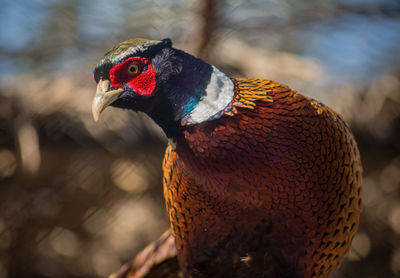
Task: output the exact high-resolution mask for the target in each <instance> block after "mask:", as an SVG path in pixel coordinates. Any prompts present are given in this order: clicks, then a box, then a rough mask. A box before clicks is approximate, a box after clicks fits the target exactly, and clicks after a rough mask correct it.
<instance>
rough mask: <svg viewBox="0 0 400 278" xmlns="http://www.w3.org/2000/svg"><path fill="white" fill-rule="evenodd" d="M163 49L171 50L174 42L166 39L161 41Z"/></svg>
mask: <svg viewBox="0 0 400 278" xmlns="http://www.w3.org/2000/svg"><path fill="white" fill-rule="evenodd" d="M161 42H162V45H163V47H162V48H171V47H172V41H171V39H170V38H165V39H163V40H161Z"/></svg>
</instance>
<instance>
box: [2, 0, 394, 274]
mask: <svg viewBox="0 0 400 278" xmlns="http://www.w3.org/2000/svg"><path fill="white" fill-rule="evenodd" d="M0 4H1V8H0V25H1V26H2V29H1V30H0V59H1V61H2V62H1V63H0V78H1V86H0V277H104V276H106V275H108V274H110V273H111V272H113V271H115V270H116V269H118V268H119V266H120V265H121V264H122V263H125V262H127V261H129V260H130V259H131V258H132V257H133V256H134V254H135V253H136V252H137V251H138V250H140V249H141V248H142V247H143V246H145V245H146V244H147V243H148V242H150V241H151V240H154V239H155V238H157V237H158V236H159V235H161V234H162V232H163V231H164V230H166V229H167V228H168V221H167V216H166V214H165V212H164V204H163V198H162V185H161V159H162V156H163V151H164V148H165V146H166V140H165V138H164V137H163V134H162V132H161V131H160V129H159V128H158V127H156V126H155V125H154V124H153V123H152V122H151V121H150V120H149V119H148V118H147V117H146V116H144V115H141V114H135V113H132V112H128V111H119V110H116V109H111V108H110V109H108V110H106V111H105V113H104V114H103V115H102V119H101V121H100V124H95V123H94V122H93V120H92V118H91V114H90V105H91V98H92V96H93V94H94V90H95V88H94V83H93V81H92V76H91V73H92V70H93V67H94V65H95V64H96V63H97V61H98V60H99V59H100V57H101V56H102V55H103V53H105V51H106V50H107V49H109V48H110V47H112V46H113V45H114V44H116V43H118V42H119V41H122V40H125V39H128V38H131V37H150V38H155V39H160V38H164V37H171V38H172V39H173V41H174V43H175V46H176V47H178V48H181V49H184V50H186V51H188V52H190V53H194V54H196V55H198V56H200V57H203V58H204V59H205V60H207V61H208V62H210V63H213V64H215V65H217V66H218V67H220V68H221V69H223V70H224V71H226V72H227V73H229V74H231V75H232V76H248V77H264V78H269V79H275V80H278V81H281V82H284V83H286V84H288V85H290V86H291V87H292V88H294V89H296V90H298V91H300V92H301V93H303V94H305V95H309V96H312V97H315V98H317V99H318V100H321V101H323V102H325V103H326V104H328V105H330V106H331V107H333V108H334V109H335V110H336V111H338V112H339V113H340V114H342V115H343V116H344V117H345V119H346V120H347V122H348V123H349V124H350V125H351V127H352V130H353V131H354V134H355V136H356V138H357V141H358V143H359V147H360V150H361V155H362V160H363V165H364V180H365V186H364V213H363V216H362V222H361V225H360V231H359V233H358V235H357V236H356V237H355V239H354V242H353V248H352V250H351V253H350V255H349V257H348V259H347V260H346V261H345V262H344V263H343V266H342V267H341V269H340V270H338V271H336V272H335V273H334V274H333V275H332V277H377V278H378V277H396V276H397V277H398V276H399V275H400V66H399V65H400V59H399V57H400V55H399V54H400V32H399V30H400V4H399V2H398V1H395V0H393V1H391V0H363V1H361V0H346V1H345V0H330V1H316V0H280V1H276V0H268V1H262V0H250V1H244V0H233V1H228V0H226V1H194V0H192V1H189V2H188V1H183V0H165V1H160V0H153V1H150V0H147V1H132V0H131V1H128V0H114V1H105V0H101V1H83V0H51V1H28V0H19V1H0Z"/></svg>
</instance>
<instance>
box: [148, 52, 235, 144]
mask: <svg viewBox="0 0 400 278" xmlns="http://www.w3.org/2000/svg"><path fill="white" fill-rule="evenodd" d="M153 61H154V66H155V68H156V69H158V71H159V75H160V79H161V81H162V82H161V84H162V85H161V87H160V89H159V95H160V96H159V100H160V101H159V102H158V104H159V105H156V106H153V108H155V109H152V111H150V113H148V114H149V116H150V117H152V118H153V120H154V121H155V122H156V123H157V124H158V125H160V126H161V128H162V129H163V130H164V132H165V133H166V135H167V136H168V137H169V138H176V137H177V136H179V135H181V134H179V131H180V130H182V127H183V126H185V125H195V124H199V123H202V122H205V121H209V120H211V119H215V118H219V117H220V116H221V115H222V112H223V111H224V109H225V107H227V106H228V105H229V103H231V101H232V99H233V97H234V85H233V82H232V80H231V79H230V78H229V77H228V76H227V75H225V74H224V73H223V72H221V71H220V70H219V69H217V68H216V67H215V66H212V65H210V64H207V63H206V62H204V61H202V60H201V59H198V58H196V57H194V56H192V55H189V54H187V53H185V52H183V51H181V50H177V49H165V50H164V51H162V52H161V53H160V54H159V55H157V56H156V57H155V58H154V60H153Z"/></svg>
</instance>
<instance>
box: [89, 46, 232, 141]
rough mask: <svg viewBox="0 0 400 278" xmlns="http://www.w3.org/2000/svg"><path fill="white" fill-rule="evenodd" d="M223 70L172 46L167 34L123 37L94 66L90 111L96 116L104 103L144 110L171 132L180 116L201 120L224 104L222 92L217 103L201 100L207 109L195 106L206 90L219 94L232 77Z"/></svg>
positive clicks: (214, 96)
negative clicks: (157, 37)
mask: <svg viewBox="0 0 400 278" xmlns="http://www.w3.org/2000/svg"><path fill="white" fill-rule="evenodd" d="M221 76H225V75H224V74H222V73H221V72H220V71H219V70H218V69H216V68H215V67H214V66H211V65H209V64H207V63H205V62H204V61H202V60H200V59H198V58H195V57H193V56H192V55H189V54H187V53H185V52H183V51H181V50H178V49H175V48H172V42H171V40H170V39H163V40H160V41H158V40H148V39H131V40H127V41H124V42H122V43H120V44H118V45H117V46H115V47H114V48H112V49H111V50H110V51H108V52H107V53H106V54H105V56H104V58H103V59H101V61H100V62H99V64H98V65H97V66H96V68H95V70H94V79H95V81H96V83H97V91H96V96H95V97H94V99H93V103H92V112H93V117H94V119H95V120H96V121H97V120H98V119H99V116H100V113H101V112H102V111H103V110H104V109H105V108H106V107H107V106H114V107H119V108H125V109H131V110H134V111H142V112H145V113H146V114H148V115H149V116H150V117H151V118H152V119H153V120H154V121H155V122H156V123H157V124H158V125H160V126H161V128H162V129H163V130H164V132H165V133H166V135H167V136H168V137H170V138H171V137H174V136H175V135H176V133H177V132H179V130H180V129H181V128H182V126H183V125H184V124H183V122H184V119H186V121H185V122H189V123H190V122H192V123H195V122H196V119H197V122H201V121H203V120H206V118H208V117H209V116H212V115H208V114H210V113H211V114H212V113H213V112H218V111H219V110H218V108H219V107H221V109H222V108H224V106H226V105H227V104H228V102H227V100H226V98H225V102H226V103H222V104H221V103H220V104H219V105H216V104H215V103H211V104H210V103H208V102H209V101H208V102H207V103H206V104H203V105H202V106H206V107H205V109H204V107H203V108H202V109H200V108H201V107H202V106H200V108H197V110H199V109H200V111H194V110H196V107H198V106H199V103H200V102H201V101H202V100H203V99H204V98H206V96H207V95H209V98H212V99H213V100H218V95H219V93H220V91H221V88H222V87H221V86H222V85H224V82H223V81H225V83H226V82H228V83H229V82H230V83H232V81H231V80H230V79H229V78H228V77H226V76H225V79H224V80H221ZM214 79H216V80H214ZM228 85H229V84H228ZM231 91H232V92H233V90H232V88H231ZM232 95H233V93H232ZM219 102H221V101H219ZM208 104H210V105H211V106H210V107H211V108H210V107H208V106H207V105H208ZM210 109H211V110H210ZM216 109H217V110H218V111H213V110H216ZM205 111H206V112H205ZM207 113H208V114H207ZM206 114H207V115H206ZM193 116H195V117H193ZM199 116H200V118H199ZM192 118H194V119H195V120H193V119H192ZM187 120H189V121H187Z"/></svg>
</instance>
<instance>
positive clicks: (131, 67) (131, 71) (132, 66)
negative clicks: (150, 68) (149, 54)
mask: <svg viewBox="0 0 400 278" xmlns="http://www.w3.org/2000/svg"><path fill="white" fill-rule="evenodd" d="M139 70H140V68H139V65H138V64H136V63H132V64H130V65H129V67H128V73H129V74H130V75H136V74H138V73H139Z"/></svg>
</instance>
